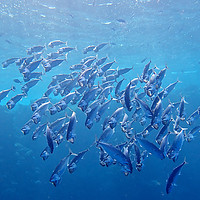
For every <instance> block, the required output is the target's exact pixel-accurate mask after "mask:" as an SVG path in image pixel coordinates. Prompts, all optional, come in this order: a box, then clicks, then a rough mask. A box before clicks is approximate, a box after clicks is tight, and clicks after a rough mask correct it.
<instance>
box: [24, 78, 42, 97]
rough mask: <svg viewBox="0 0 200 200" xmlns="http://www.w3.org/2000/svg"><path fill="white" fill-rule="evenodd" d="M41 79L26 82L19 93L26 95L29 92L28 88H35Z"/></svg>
mask: <svg viewBox="0 0 200 200" xmlns="http://www.w3.org/2000/svg"><path fill="white" fill-rule="evenodd" d="M40 80H41V79H33V80H31V81H29V82H27V83H26V84H24V85H23V86H22V88H21V91H22V92H23V93H24V94H27V93H28V91H29V90H30V88H32V87H33V86H35V85H36V84H37V83H38V82H39V81H40Z"/></svg>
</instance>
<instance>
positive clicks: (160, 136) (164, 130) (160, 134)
mask: <svg viewBox="0 0 200 200" xmlns="http://www.w3.org/2000/svg"><path fill="white" fill-rule="evenodd" d="M169 124H170V122H169V123H168V124H165V125H163V127H162V128H161V129H160V131H159V132H158V134H157V136H156V142H157V143H158V144H159V145H160V144H161V142H162V139H163V137H164V136H165V135H166V134H167V132H169Z"/></svg>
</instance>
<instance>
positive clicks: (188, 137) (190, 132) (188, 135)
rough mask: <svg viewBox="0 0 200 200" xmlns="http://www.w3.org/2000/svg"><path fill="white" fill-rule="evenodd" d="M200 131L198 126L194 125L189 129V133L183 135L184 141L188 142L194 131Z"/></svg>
mask: <svg viewBox="0 0 200 200" xmlns="http://www.w3.org/2000/svg"><path fill="white" fill-rule="evenodd" d="M199 131H200V126H195V127H194V128H193V129H192V130H190V131H189V133H188V134H187V135H186V136H185V138H186V141H188V142H190V141H191V140H192V139H193V138H194V135H195V134H196V133H198V132H199Z"/></svg>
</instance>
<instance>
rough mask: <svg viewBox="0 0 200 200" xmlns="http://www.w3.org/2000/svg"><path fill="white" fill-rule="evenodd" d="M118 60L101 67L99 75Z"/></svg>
mask: <svg viewBox="0 0 200 200" xmlns="http://www.w3.org/2000/svg"><path fill="white" fill-rule="evenodd" d="M115 62H116V61H115V60H114V61H112V62H109V63H107V64H105V65H103V66H102V67H101V68H100V69H99V76H100V77H101V76H102V75H103V74H104V73H105V72H106V71H107V70H108V69H110V67H111V66H112V65H113V64H114V63H115Z"/></svg>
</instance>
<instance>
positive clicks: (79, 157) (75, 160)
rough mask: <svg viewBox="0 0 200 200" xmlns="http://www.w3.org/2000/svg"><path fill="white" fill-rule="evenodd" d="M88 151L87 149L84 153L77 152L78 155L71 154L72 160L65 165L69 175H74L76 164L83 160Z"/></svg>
mask: <svg viewBox="0 0 200 200" xmlns="http://www.w3.org/2000/svg"><path fill="white" fill-rule="evenodd" d="M88 151H89V149H86V150H84V151H81V152H79V153H78V154H73V155H74V158H73V159H71V160H70V161H69V163H68V165H67V169H68V171H69V173H70V174H72V173H74V171H75V170H76V168H77V164H78V163H79V162H80V160H82V159H83V157H84V156H85V154H86V153H87V152H88Z"/></svg>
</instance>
